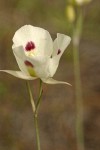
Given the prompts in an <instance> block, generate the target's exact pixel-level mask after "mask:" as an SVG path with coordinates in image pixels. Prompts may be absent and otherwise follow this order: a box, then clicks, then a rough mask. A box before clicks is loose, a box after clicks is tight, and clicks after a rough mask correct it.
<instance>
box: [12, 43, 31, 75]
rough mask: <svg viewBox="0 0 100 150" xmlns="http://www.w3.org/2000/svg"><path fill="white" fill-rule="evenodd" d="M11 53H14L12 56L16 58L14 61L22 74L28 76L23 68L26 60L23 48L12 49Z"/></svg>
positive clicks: (25, 68)
mask: <svg viewBox="0 0 100 150" xmlns="http://www.w3.org/2000/svg"><path fill="white" fill-rule="evenodd" d="M13 53H14V56H15V58H16V61H17V64H18V66H19V68H20V70H21V71H22V72H23V73H24V74H26V75H29V72H28V70H27V67H26V66H25V63H24V61H25V60H26V55H25V52H24V49H23V46H18V47H13Z"/></svg>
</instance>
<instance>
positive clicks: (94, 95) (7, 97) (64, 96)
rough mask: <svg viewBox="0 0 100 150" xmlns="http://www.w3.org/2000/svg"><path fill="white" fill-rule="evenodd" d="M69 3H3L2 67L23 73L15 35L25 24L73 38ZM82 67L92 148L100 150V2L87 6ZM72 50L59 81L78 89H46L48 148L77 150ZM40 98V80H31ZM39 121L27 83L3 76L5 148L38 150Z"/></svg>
mask: <svg viewBox="0 0 100 150" xmlns="http://www.w3.org/2000/svg"><path fill="white" fill-rule="evenodd" d="M65 8H66V1H65V0H54V1H53V0H0V69H12V70H18V66H17V63H16V61H15V58H14V56H13V53H12V48H11V47H12V37H13V35H14V33H15V31H16V30H17V29H18V28H20V27H21V26H23V25H25V24H31V25H34V26H39V27H43V28H45V29H47V30H48V31H49V32H50V33H51V35H52V38H53V39H54V38H55V37H56V33H57V32H59V33H64V34H67V35H70V32H69V29H70V26H69V24H68V21H67V18H66V14H65ZM84 15H85V17H84V24H83V34H82V39H81V44H80V65H81V78H82V89H83V98H84V134H85V146H86V150H94V149H95V150H100V25H99V24H100V0H92V2H91V3H90V4H88V5H87V6H84ZM73 74H74V73H73V57H72V46H71V45H70V46H69V47H68V49H67V50H66V51H65V53H64V55H63V58H62V59H61V61H60V66H59V68H58V70H57V73H56V75H55V79H59V80H64V81H68V82H70V83H71V84H72V85H73V86H72V87H68V86H65V85H45V84H44V85H43V89H44V93H43V101H42V104H41V108H40V113H39V119H40V120H39V126H40V138H41V148H42V149H43V150H51V149H52V150H67V149H68V150H76V149H77V148H76V135H75V134H76V133H75V112H76V107H75V106H76V104H75V90H74V75H73ZM30 84H31V88H32V90H33V94H34V97H35V98H36V97H37V93H38V85H39V81H38V80H37V81H32V82H30ZM34 134H35V133H34V121H33V112H32V108H31V104H30V101H29V97H28V93H27V90H26V83H25V81H23V80H19V79H17V78H14V77H12V76H10V75H7V74H4V73H0V150H27V149H29V150H35V149H36V141H35V136H34Z"/></svg>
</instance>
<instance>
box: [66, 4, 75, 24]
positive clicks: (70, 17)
mask: <svg viewBox="0 0 100 150" xmlns="http://www.w3.org/2000/svg"><path fill="white" fill-rule="evenodd" d="M66 17H67V19H68V21H70V22H74V20H75V10H74V8H73V6H72V5H68V6H66Z"/></svg>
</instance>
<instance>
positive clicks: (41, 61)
mask: <svg viewBox="0 0 100 150" xmlns="http://www.w3.org/2000/svg"><path fill="white" fill-rule="evenodd" d="M49 59H50V58H49V57H44V56H35V57H32V58H29V57H28V58H27V60H28V61H29V62H31V63H32V64H33V65H34V70H35V72H36V75H37V76H38V77H39V78H48V77H51V74H50V71H49Z"/></svg>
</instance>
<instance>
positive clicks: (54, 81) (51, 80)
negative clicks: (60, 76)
mask: <svg viewBox="0 0 100 150" xmlns="http://www.w3.org/2000/svg"><path fill="white" fill-rule="evenodd" d="M42 81H43V82H44V83H48V84H67V85H70V86H71V84H70V83H68V82H63V81H57V80H54V79H53V78H48V79H42Z"/></svg>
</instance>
